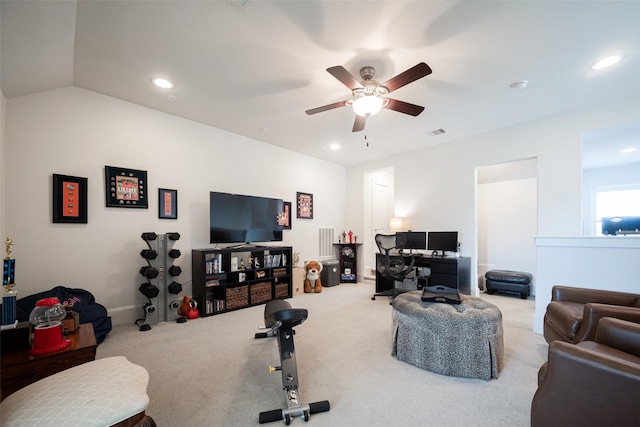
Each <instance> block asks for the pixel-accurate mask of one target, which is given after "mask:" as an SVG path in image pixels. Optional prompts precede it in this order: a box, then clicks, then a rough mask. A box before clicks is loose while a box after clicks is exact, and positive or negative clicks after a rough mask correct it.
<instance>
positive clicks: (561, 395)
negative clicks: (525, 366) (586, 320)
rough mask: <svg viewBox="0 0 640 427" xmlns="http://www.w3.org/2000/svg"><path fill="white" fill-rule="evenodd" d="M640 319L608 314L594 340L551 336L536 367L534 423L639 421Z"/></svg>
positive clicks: (537, 426)
mask: <svg viewBox="0 0 640 427" xmlns="http://www.w3.org/2000/svg"><path fill="white" fill-rule="evenodd" d="M638 390H640V324H638V323H633V322H628V321H624V320H619V319H614V318H610V317H605V318H602V319H601V320H600V322H599V324H598V327H597V332H596V335H595V338H594V341H582V342H581V343H579V344H575V345H574V344H570V343H567V342H563V341H553V342H552V343H551V345H550V346H549V359H548V361H547V363H545V364H544V365H543V366H542V367H541V368H540V371H539V373H538V390H537V391H536V393H535V395H534V397H533V402H532V404H531V427H555V426H558V427H566V426H580V427H602V426H616V427H623V426H637V425H638V420H640V404H638Z"/></svg>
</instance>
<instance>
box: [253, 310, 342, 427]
mask: <svg viewBox="0 0 640 427" xmlns="http://www.w3.org/2000/svg"><path fill="white" fill-rule="evenodd" d="M307 316H308V312H307V310H306V309H304V308H291V304H289V303H288V302H286V301H284V300H281V299H276V300H271V301H269V302H267V304H266V306H265V308H264V324H265V326H264V329H269V331H267V332H260V333H256V335H255V337H256V338H267V337H274V336H275V337H277V338H278V349H279V351H280V366H278V367H272V366H270V367H269V372H270V373H271V372H274V371H282V388H283V390H284V392H285V395H286V399H287V408H286V409H274V410H273V411H265V412H260V416H259V422H260V424H265V423H270V422H273V421H278V420H282V421H284V423H285V424H286V425H289V424H291V419H292V418H293V417H302V418H303V419H304V420H305V421H309V418H310V416H311V414H316V413H318V412H327V411H328V410H329V409H330V407H329V401H327V400H323V401H321V402H314V403H310V404H308V405H305V404H303V403H301V402H300V395H299V390H298V368H297V365H296V352H295V348H294V345H293V335H294V334H295V331H294V330H293V328H294V327H296V326H298V325H299V324H301V323H302V322H304V321H305V320H307Z"/></svg>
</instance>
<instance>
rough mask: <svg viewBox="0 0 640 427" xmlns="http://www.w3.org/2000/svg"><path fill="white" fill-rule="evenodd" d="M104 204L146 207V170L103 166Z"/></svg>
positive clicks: (147, 205)
mask: <svg viewBox="0 0 640 427" xmlns="http://www.w3.org/2000/svg"><path fill="white" fill-rule="evenodd" d="M104 174H105V185H106V189H105V191H106V206H107V207H116V208H142V209H147V208H148V207H149V202H148V198H147V188H148V185H147V171H141V170H136V169H127V168H118V167H113V166H105V167H104Z"/></svg>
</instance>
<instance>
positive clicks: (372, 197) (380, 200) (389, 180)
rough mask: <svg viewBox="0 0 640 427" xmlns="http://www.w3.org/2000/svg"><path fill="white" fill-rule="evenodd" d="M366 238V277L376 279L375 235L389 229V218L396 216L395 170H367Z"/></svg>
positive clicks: (364, 258) (365, 177) (365, 175)
mask: <svg viewBox="0 0 640 427" xmlns="http://www.w3.org/2000/svg"><path fill="white" fill-rule="evenodd" d="M364 184H365V191H364V194H365V201H364V202H365V209H364V210H365V224H364V229H365V239H364V242H363V243H364V244H363V249H364V254H363V261H364V270H363V271H364V277H365V278H367V279H375V270H376V255H375V254H376V252H378V247H377V246H376V244H375V236H376V234H378V233H385V232H387V231H389V219H390V218H391V217H393V216H394V205H395V197H394V170H393V168H384V169H379V170H375V171H370V172H365V174H364Z"/></svg>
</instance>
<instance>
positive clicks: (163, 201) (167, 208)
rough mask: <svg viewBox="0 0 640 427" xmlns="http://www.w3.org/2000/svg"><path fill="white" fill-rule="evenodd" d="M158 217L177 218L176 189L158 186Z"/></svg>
mask: <svg viewBox="0 0 640 427" xmlns="http://www.w3.org/2000/svg"><path fill="white" fill-rule="evenodd" d="M158 218H161V219H178V190H169V189H167V188H158Z"/></svg>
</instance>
